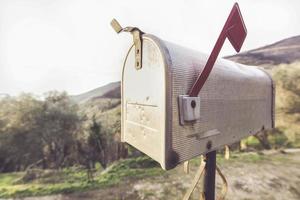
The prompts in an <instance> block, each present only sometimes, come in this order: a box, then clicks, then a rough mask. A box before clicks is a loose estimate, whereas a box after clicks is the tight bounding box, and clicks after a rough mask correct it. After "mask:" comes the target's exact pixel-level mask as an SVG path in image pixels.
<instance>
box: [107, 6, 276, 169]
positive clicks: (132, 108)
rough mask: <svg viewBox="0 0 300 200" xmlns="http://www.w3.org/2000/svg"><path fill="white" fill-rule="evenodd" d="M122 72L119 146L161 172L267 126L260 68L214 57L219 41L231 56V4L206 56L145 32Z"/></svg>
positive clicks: (265, 85) (269, 101) (270, 121)
mask: <svg viewBox="0 0 300 200" xmlns="http://www.w3.org/2000/svg"><path fill="white" fill-rule="evenodd" d="M111 24H112V26H113V27H114V29H115V30H116V31H117V32H118V33H119V32H121V31H126V32H130V33H132V35H133V41H134V44H133V46H132V47H131V48H130V49H129V51H128V54H127V56H126V58H125V61H124V66H123V73H122V130H121V131H122V141H123V142H127V143H128V144H130V145H132V146H134V147H136V148H137V149H138V150H140V151H142V152H144V153H145V154H147V155H148V156H150V157H151V158H153V159H154V160H156V161H157V162H159V163H160V164H161V166H162V168H163V169H166V170H167V169H171V168H173V167H175V166H176V165H177V164H179V163H181V162H184V161H186V160H189V159H191V158H194V157H196V156H199V155H201V154H206V153H208V152H210V151H213V150H217V149H219V148H221V147H222V146H224V145H228V144H232V143H234V142H237V141H239V140H241V139H242V138H245V137H247V136H249V135H253V134H255V133H257V132H259V131H261V130H264V129H271V128H273V127H274V84H273V81H272V79H271V77H270V75H268V74H267V73H266V72H265V71H264V70H263V69H261V68H258V67H254V66H245V65H242V64H238V63H234V62H231V61H228V60H225V59H217V56H218V53H219V51H220V49H221V47H222V45H223V43H224V41H225V39H226V38H228V39H229V41H230V42H231V44H232V45H233V46H234V48H235V49H236V50H237V51H239V50H240V48H241V46H242V43H243V41H244V39H245V37H246V33H247V31H246V28H245V26H244V23H243V19H242V17H241V15H240V11H239V8H238V6H237V5H235V6H234V7H233V9H232V11H231V13H230V15H229V18H228V19H227V21H226V23H225V25H224V28H223V30H222V32H221V35H220V37H219V39H218V40H217V43H216V45H215V47H214V50H213V52H212V54H211V55H210V56H208V55H206V54H203V53H200V52H197V51H194V50H191V49H188V48H184V47H181V46H179V45H176V44H173V43H171V42H167V41H164V40H162V39H160V38H158V37H156V36H154V35H151V34H146V33H143V32H142V31H140V30H139V29H138V28H136V27H126V28H122V27H121V26H120V25H119V23H118V22H117V21H116V20H113V21H112V23H111Z"/></svg>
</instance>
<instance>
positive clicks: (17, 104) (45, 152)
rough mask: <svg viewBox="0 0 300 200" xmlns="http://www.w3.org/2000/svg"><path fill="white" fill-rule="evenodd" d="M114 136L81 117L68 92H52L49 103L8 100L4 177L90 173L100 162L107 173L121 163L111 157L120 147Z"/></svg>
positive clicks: (0, 158)
mask: <svg viewBox="0 0 300 200" xmlns="http://www.w3.org/2000/svg"><path fill="white" fill-rule="evenodd" d="M112 106H115V105H112ZM107 108H108V107H107ZM99 113H101V112H99ZM117 133H118V132H117ZM113 134H114V133H111V132H110V131H107V129H105V127H104V126H102V124H101V122H100V121H99V120H98V119H97V118H96V117H95V116H93V117H92V118H89V117H88V116H87V115H85V114H84V113H80V110H79V106H78V105H77V104H75V103H74V102H72V101H71V100H70V99H69V97H68V95H67V94H66V93H58V92H50V93H48V94H46V96H45V99H44V100H40V99H38V98H35V97H34V96H32V95H30V94H22V95H20V96H19V97H15V98H14V97H6V98H3V99H1V101H0V172H11V171H23V170H26V169H30V168H42V169H47V168H49V169H58V168H61V167H69V166H73V165H75V164H77V165H84V166H86V168H88V169H90V168H94V166H95V163H96V162H100V163H101V165H102V167H103V168H106V167H107V164H108V163H109V162H113V161H114V160H117V159H119V158H120V156H118V155H116V156H115V157H113V158H112V157H109V156H108V155H109V154H108V153H106V152H107V151H110V150H111V149H112V148H111V146H113V147H115V146H114V145H115V144H116V142H114V135H113ZM117 145H119V146H121V144H120V143H117ZM122 150H124V151H125V150H126V149H125V148H123V149H122ZM111 153H114V152H113V151H111ZM117 153H118V152H117ZM117 153H116V154H117ZM124 155H127V154H124Z"/></svg>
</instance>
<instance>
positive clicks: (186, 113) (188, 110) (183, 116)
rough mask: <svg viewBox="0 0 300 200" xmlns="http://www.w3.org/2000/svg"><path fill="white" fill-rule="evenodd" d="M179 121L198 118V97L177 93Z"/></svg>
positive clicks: (185, 121) (183, 122)
mask: <svg viewBox="0 0 300 200" xmlns="http://www.w3.org/2000/svg"><path fill="white" fill-rule="evenodd" d="M178 103H179V123H180V125H182V126H183V125H184V124H185V123H189V122H195V121H196V120H198V119H200V97H190V96H189V95H179V97H178Z"/></svg>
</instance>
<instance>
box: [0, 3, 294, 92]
mask: <svg viewBox="0 0 300 200" xmlns="http://www.w3.org/2000/svg"><path fill="white" fill-rule="evenodd" d="M233 3H234V1H231V0H226V1H220V0H205V1H202V0H186V1H183V0H151V1H142V0H128V1H125V0H119V1H116V0H107V1H104V0H101V1H100V0H0V93H8V94H11V95H16V94H19V93H20V92H32V93H36V94H42V93H44V92H46V91H49V90H59V91H62V90H65V91H67V92H69V93H70V94H79V93H82V92H85V91H88V90H90V89H94V88H96V87H99V86H102V85H104V84H106V83H109V82H112V81H117V80H120V77H121V67H122V63H123V59H124V56H125V54H126V51H127V48H128V47H129V46H130V44H131V43H132V38H131V36H130V35H129V34H128V35H127V34H120V35H117V34H116V33H115V32H114V31H113V30H112V28H111V27H110V25H109V23H110V21H111V19H112V18H116V19H118V20H119V22H120V23H121V24H122V25H123V26H128V25H132V26H138V27H139V28H141V29H142V30H143V31H144V32H147V33H151V34H154V35H157V36H159V37H160V38H161V39H164V40H168V41H171V42H174V43H178V44H180V45H183V46H187V47H190V48H193V49H196V50H199V51H202V52H205V53H210V51H211V49H212V47H213V45H214V43H215V41H216V39H217V37H218V34H219V32H220V30H221V29H222V27H223V24H224V22H225V20H226V18H227V16H228V14H229V12H230V10H231V7H232V5H233ZM238 3H239V5H240V9H241V12H242V15H243V17H244V21H245V24H246V27H247V29H248V36H247V38H246V41H245V43H244V46H243V48H242V51H244V50H249V49H253V48H256V47H260V46H263V45H266V44H270V43H273V42H276V41H278V40H281V39H284V38H287V37H290V36H294V35H300V1H299V0H241V1H238ZM230 54H234V50H233V48H232V47H231V46H230V45H229V43H228V42H227V43H226V44H225V46H224V48H223V50H222V51H221V55H222V56H225V55H230Z"/></svg>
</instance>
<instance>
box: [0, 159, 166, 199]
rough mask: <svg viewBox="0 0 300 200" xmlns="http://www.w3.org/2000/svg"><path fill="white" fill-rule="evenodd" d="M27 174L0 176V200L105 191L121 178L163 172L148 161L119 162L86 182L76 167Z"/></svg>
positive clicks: (85, 175) (155, 164)
mask: <svg viewBox="0 0 300 200" xmlns="http://www.w3.org/2000/svg"><path fill="white" fill-rule="evenodd" d="M26 173H28V172H14V173H3V174H0V198H7V197H24V196H42V195H50V194H57V193H70V192H75V191H76V192H80V191H85V190H88V189H93V188H101V187H107V186H111V185H114V184H117V183H119V182H120V181H122V180H124V179H125V178H126V179H127V180H128V179H134V178H139V177H149V176H155V175H159V174H162V173H163V170H161V169H160V167H159V166H158V165H157V163H156V162H154V161H153V160H152V159H150V158H148V157H139V158H132V159H127V160H121V161H119V162H116V163H114V164H112V165H111V166H110V167H109V168H108V169H106V170H104V171H101V170H98V172H97V174H96V176H95V179H94V180H93V181H92V182H91V181H89V179H88V177H87V174H86V173H85V169H83V168H79V167H71V168H65V169H61V170H34V171H33V172H31V173H32V174H35V175H36V176H35V177H34V178H31V179H27V178H25V179H24V177H26Z"/></svg>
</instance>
